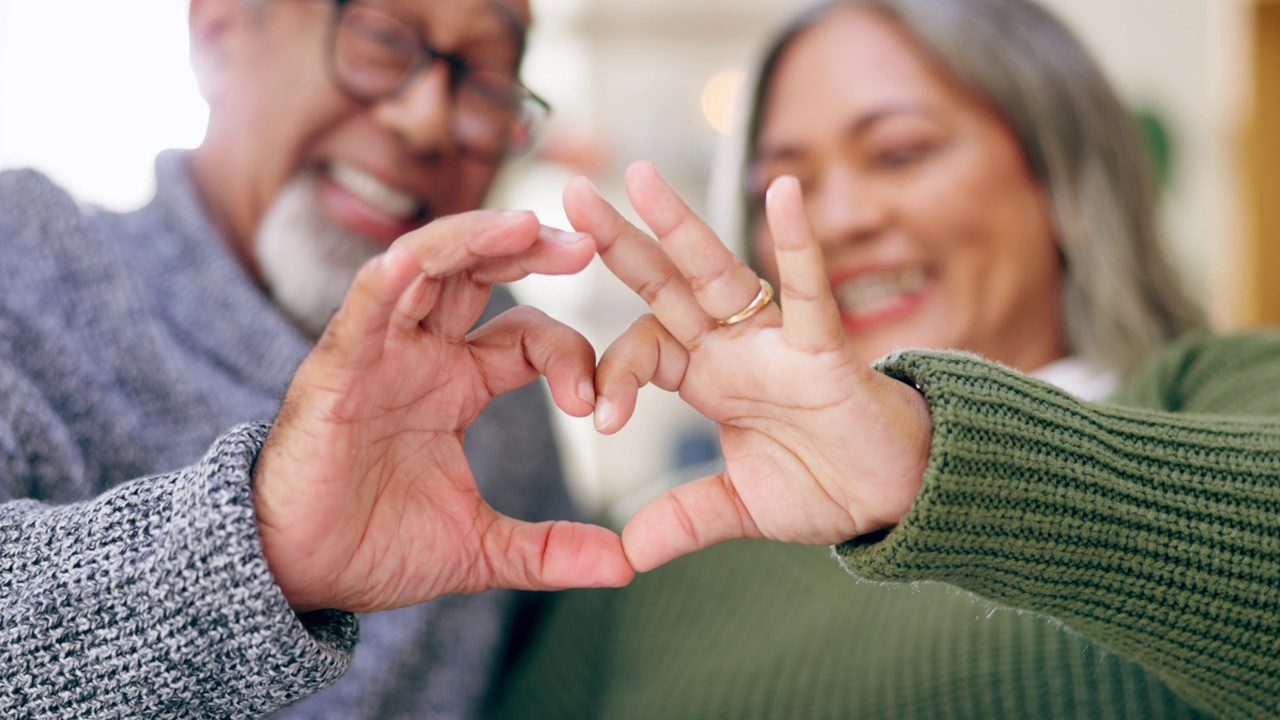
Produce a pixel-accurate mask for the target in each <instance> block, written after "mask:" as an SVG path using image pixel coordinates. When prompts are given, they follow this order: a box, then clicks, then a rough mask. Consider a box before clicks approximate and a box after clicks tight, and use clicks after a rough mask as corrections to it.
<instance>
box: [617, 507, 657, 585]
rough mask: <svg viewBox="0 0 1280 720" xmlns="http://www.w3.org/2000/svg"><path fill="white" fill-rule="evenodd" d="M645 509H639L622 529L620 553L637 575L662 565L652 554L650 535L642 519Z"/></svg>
mask: <svg viewBox="0 0 1280 720" xmlns="http://www.w3.org/2000/svg"><path fill="white" fill-rule="evenodd" d="M644 511H645V508H641V509H640V511H639V512H637V513H636V514H635V516H634V517H632V518H631V519H630V520H628V521H627V524H626V526H624V527H623V528H622V535H621V537H622V552H623V554H624V555H625V556H626V558H627V562H628V563H629V564H630V565H631V568H632V569H633V570H634V571H635V572H637V573H646V572H649V571H650V570H653V569H654V568H656V567H659V566H661V565H662V564H663V561H662V559H661V558H660V557H659V556H658V555H657V554H656V553H655V552H654V549H653V543H652V542H651V540H650V537H649V536H650V535H651V533H649V532H648V531H647V530H646V528H645V521H644V518H643V515H644Z"/></svg>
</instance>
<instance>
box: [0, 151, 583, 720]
mask: <svg viewBox="0 0 1280 720" xmlns="http://www.w3.org/2000/svg"><path fill="white" fill-rule="evenodd" d="M187 158H188V156H187V155H186V154H184V153H174V152H170V153H166V154H164V155H162V156H161V157H160V159H159V160H158V162H157V187H158V191H157V195H156V197H155V198H154V199H153V201H152V202H151V203H149V204H148V205H147V206H146V207H144V208H142V209H140V210H138V211H136V212H132V213H126V214H115V213H107V212H102V211H96V210H93V209H91V208H85V207H81V206H79V205H77V204H76V203H75V202H74V200H72V199H71V198H70V197H68V196H67V194H66V193H65V192H63V191H62V190H61V189H59V188H57V187H56V186H55V185H53V184H52V183H50V182H49V181H48V180H47V179H46V178H44V177H42V176H40V175H39V174H37V173H33V172H30V171H21V172H5V173H0V258H3V263H4V266H5V280H4V282H3V283H0V502H3V505H0V508H2V512H3V516H2V517H3V528H4V529H3V532H2V534H0V583H2V584H3V585H2V588H3V592H0V619H2V621H3V626H2V627H0V632H2V633H3V640H2V642H0V644H3V648H0V659H2V660H3V662H2V663H0V677H2V678H3V681H0V682H2V683H4V684H0V688H2V689H0V694H4V697H3V698H2V699H0V707H3V708H6V709H12V710H13V712H4V711H0V716H5V717H8V716H11V715H16V716H19V717H57V718H63V717H78V718H81V717H82V718H95V717H165V716H182V717H188V716H200V715H202V714H211V715H216V716H220V717H246V716H255V715H258V714H261V713H263V712H266V711H268V710H270V709H271V708H273V707H278V706H279V705H281V704H283V703H286V702H290V701H292V700H294V699H298V698H300V697H303V696H305V695H311V697H310V698H307V699H305V700H302V701H301V702H299V703H297V704H294V705H289V706H287V707H285V708H283V709H281V710H278V711H277V716H279V717H286V718H288V717H305V718H341V719H342V720H347V719H348V718H361V717H378V718H401V717H425V716H429V717H433V718H451V717H468V716H471V715H474V713H475V711H476V708H477V705H478V703H479V700H480V698H481V697H483V696H484V695H485V694H486V692H487V689H488V684H489V682H490V678H491V676H492V674H493V673H494V672H495V670H496V667H497V664H498V663H499V662H500V659H501V655H502V651H503V646H504V643H505V637H506V636H507V632H508V630H509V629H511V628H512V623H513V622H515V620H514V617H515V615H514V612H515V611H516V610H517V609H518V603H520V602H522V596H519V595H517V594H514V593H508V592H489V593H481V594H477V595H473V596H446V597H443V598H439V599H437V600H434V601H432V602H429V603H424V604H421V605H417V606H413V607H409V608H403V609H401V610H396V611H391V612H385V613H377V614H373V615H368V616H362V617H361V618H360V648H359V651H358V652H356V653H355V654H354V656H349V655H347V653H348V652H349V650H350V644H351V639H352V637H353V633H354V623H353V619H352V618H351V617H350V616H342V615H336V616H333V617H330V616H328V615H318V616H314V617H312V616H308V617H307V618H306V622H305V623H303V624H302V625H300V624H299V619H298V617H297V616H296V615H295V614H294V613H293V612H292V611H291V610H290V609H289V608H288V607H287V606H286V605H284V604H283V603H282V602H280V601H279V597H278V596H279V591H278V590H277V589H276V588H275V587H274V585H272V584H270V583H269V582H266V581H267V580H269V575H267V574H265V573H266V570H265V564H264V560H263V558H262V557H261V550H260V549H259V548H258V546H257V545H256V544H254V543H256V540H254V539H253V538H254V537H255V533H256V530H254V529H253V527H252V515H251V514H250V506H249V495H248V491H247V488H248V483H249V476H248V472H249V468H250V464H251V458H252V456H253V453H254V452H255V450H254V448H253V442H250V439H251V438H256V437H257V436H256V435H253V433H249V434H247V435H246V434H245V432H244V431H237V432H235V433H232V434H231V435H227V433H228V430H229V429H231V428H233V427H236V426H238V425H240V424H242V423H246V422H256V423H266V422H269V421H270V420H271V418H273V417H274V416H275V414H276V410H277V408H278V406H279V402H280V398H281V397H282V395H283V393H284V391H285V388H286V387H287V385H288V382H289V380H290V378H291V376H292V374H293V372H294V370H295V369H296V368H297V366H298V364H299V363H300V362H301V361H302V359H303V358H304V357H305V356H306V354H307V352H309V350H310V349H311V341H310V340H309V339H308V338H306V337H305V336H304V335H302V334H301V333H300V332H298V330H297V329H296V328H295V327H294V326H293V325H292V324H291V323H290V322H289V321H288V319H287V318H285V317H284V316H283V315H282V314H281V313H280V312H279V310H278V309H277V308H276V307H275V306H274V304H273V303H272V302H271V300H270V298H268V297H267V296H266V295H265V294H264V293H263V292H262V291H261V290H260V289H259V288H258V286H257V285H256V284H255V282H254V281H253V279H252V278H251V277H250V276H249V275H248V274H247V273H246V272H245V270H244V268H243V267H241V266H240V264H239V263H238V262H236V260H235V259H234V258H233V257H232V255H231V253H230V252H229V251H228V249H227V248H226V246H225V245H224V243H223V242H222V240H221V239H219V238H218V236H217V235H216V234H215V233H214V231H213V228H212V225H211V224H210V221H209V219H208V217H207V216H206V214H205V211H204V209H203V207H202V205H201V202H200V199H199V197H198V195H197V194H196V192H195V188H194V187H193V186H192V184H191V180H190V177H189V175H188V173H187ZM512 304H513V300H512V298H511V296H510V294H509V293H507V292H506V291H505V290H503V289H501V288H495V290H494V296H493V300H492V302H491V303H490V307H489V308H488V309H487V310H486V317H492V316H493V315H494V314H496V313H498V312H501V311H502V310H504V309H506V308H508V307H510V306H511V305H512ZM544 392H545V391H544V389H543V388H542V387H540V386H539V385H538V384H533V385H530V386H528V387H526V388H524V389H521V390H519V391H516V392H514V393H511V394H508V395H504V396H503V397H501V398H498V399H496V400H495V401H494V403H492V404H491V405H490V407H489V408H487V409H486V410H485V412H484V413H482V415H481V416H480V418H479V419H478V420H477V422H476V423H475V424H474V425H473V426H472V427H471V428H470V429H469V431H468V433H467V437H466V450H467V456H468V459H469V460H470V462H471V466H472V469H473V471H474V473H475V476H476V480H477V483H478V485H479V487H480V489H481V492H482V493H483V494H484V495H485V498H486V499H487V500H489V501H490V502H491V504H493V505H494V507H496V508H498V509H499V510H500V511H502V512H505V513H507V514H509V515H513V516H516V517H520V518H524V519H529V520H543V519H550V518H563V517H571V516H572V510H571V508H570V506H569V502H568V495H567V492H566V490H565V487H564V485H563V482H562V480H561V477H560V468H559V461H558V458H557V456H556V453H555V449H554V438H553V437H552V435H551V431H550V428H549V424H548V418H547V404H546V397H545V394H544ZM219 437H222V438H223V440H218V438H219ZM215 441H217V442H218V445H216V446H215V447H214V450H213V451H210V447H211V445H212V444H213V443H215ZM202 457H205V458H206V459H205V460H204V461H201V458H202ZM183 468H185V469H183ZM104 493H105V494H104ZM98 596H100V597H98ZM255 598H256V599H255ZM313 621H315V622H314V626H312V625H313ZM300 627H309V628H310V630H311V631H312V632H311V633H306V632H301V631H299V628H300ZM161 643H169V645H162V644H161ZM149 646H154V652H146V651H144V650H145V648H147V647H149ZM347 662H349V663H350V667H349V669H348V670H347V672H346V674H345V675H343V676H342V677H341V678H340V679H338V680H337V682H334V683H333V684H332V685H331V686H330V687H328V688H327V689H325V687H324V686H325V684H326V683H329V682H332V681H333V680H334V678H335V677H336V676H337V674H338V673H339V672H340V671H341V668H342V667H343V666H344V664H345V663H347ZM219 666H221V667H223V668H224V669H223V670H222V671H217V668H218V667H219ZM237 675H238V676H240V677H236V676H237ZM291 675H292V676H291Z"/></svg>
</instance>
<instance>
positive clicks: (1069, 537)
mask: <svg viewBox="0 0 1280 720" xmlns="http://www.w3.org/2000/svg"><path fill="white" fill-rule="evenodd" d="M881 369H882V370H883V371H884V372H886V373H888V374H889V375H891V376H894V377H898V378H902V379H903V380H906V381H909V382H913V383H915V384H916V385H917V386H918V387H919V388H920V389H921V390H922V392H923V393H924V396H925V398H926V400H927V401H928V403H929V406H930V408H931V411H932V414H933V422H934V443H933V448H932V456H931V458H930V465H929V469H928V471H927V473H926V475H925V483H924V488H923V490H922V492H921V493H920V496H919V498H918V499H917V501H916V503H915V505H914V506H913V508H912V510H911V511H910V513H909V514H908V516H907V517H906V518H904V520H903V522H902V523H901V524H900V525H899V526H898V527H896V528H895V529H894V530H893V531H892V532H889V533H886V534H883V535H881V536H878V537H874V538H872V537H868V538H860V539H858V540H857V541H854V542H850V543H847V544H845V545H843V546H840V547H838V548H837V549H836V552H837V555H838V556H839V558H840V559H841V561H842V562H843V563H844V564H845V565H846V566H847V567H848V569H849V570H851V571H852V573H854V575H855V577H853V578H851V577H850V576H849V575H848V574H845V573H843V572H841V571H840V570H839V568H838V566H837V565H836V563H835V562H833V561H832V560H831V551H830V550H829V549H827V548H805V547H798V546H789V545H782V544H776V543H766V542H737V543H729V544H727V545H723V546H720V547H717V548H712V549H710V550H707V551H704V552H702V553H699V554H697V555H693V556H689V557H686V558H682V559H680V560H678V561H676V562H673V563H671V564H669V565H667V566H665V567H663V568H659V569H658V570H655V571H653V572H650V573H647V574H646V575H644V576H641V577H639V578H637V580H636V581H635V582H634V583H633V584H632V585H631V586H630V587H628V588H624V589H621V590H588V591H573V592H567V593H562V594H560V595H559V596H557V597H555V598H554V600H553V603H552V607H551V608H550V611H549V616H548V618H547V621H546V622H544V623H543V624H541V626H540V627H539V630H538V632H537V633H536V634H535V635H533V636H532V637H531V638H530V639H529V642H528V644H527V645H526V646H525V647H524V648H523V652H521V653H519V654H518V656H517V657H516V658H515V659H514V660H513V662H512V665H511V667H510V668H509V671H508V673H507V682H506V684H505V685H504V686H503V689H502V691H501V693H500V694H499V695H497V696H495V698H494V700H493V703H492V706H491V707H490V710H489V712H490V715H491V716H493V717H555V718H574V717H591V718H674V717H687V718H845V717H854V718H912V717H918V718H1023V717H1035V718H1120V717H1129V718H1163V717H1199V716H1201V714H1202V713H1214V714H1217V715H1220V716H1222V717H1276V716H1278V715H1280V336H1275V335H1248V336H1244V335H1241V336H1233V337H1229V338H1220V337H1209V336H1197V337H1193V338H1190V339H1188V340H1187V341H1185V342H1183V343H1181V344H1179V345H1178V346H1177V347H1175V348H1173V349H1172V350H1171V351H1170V352H1169V353H1167V354H1166V355H1165V356H1163V357H1162V358H1161V359H1160V360H1158V361H1157V362H1156V363H1154V364H1153V365H1152V366H1151V367H1149V368H1148V369H1147V370H1146V371H1144V372H1143V373H1142V374H1140V375H1139V376H1138V377H1136V378H1135V379H1134V380H1133V382H1131V383H1130V384H1129V385H1128V386H1127V387H1126V389H1125V390H1124V391H1123V392H1122V393H1121V394H1120V396H1119V397H1118V398H1117V400H1116V403H1115V404H1112V405H1096V404H1089V403H1082V402H1080V401H1077V400H1075V399H1073V398H1071V397H1070V396H1068V395H1067V394H1065V393H1063V392H1061V391H1059V390H1057V389H1055V388H1053V387H1051V386H1048V385H1046V384H1044V383H1041V382H1038V381H1035V380H1032V379H1029V378H1026V377H1025V376H1022V375H1019V374H1017V373H1014V372H1011V371H1009V370H1006V369H1004V368H1001V367H999V366H996V365H993V364H991V363H987V362H983V361H981V360H979V359H977V358H974V357H972V356H968V355H962V354H956V353H942V352H926V351H912V352H904V353H901V354H898V355H895V356H892V357H890V358H887V359H886V360H885V361H884V362H883V363H882V364H881ZM862 578H866V579H862ZM870 580H880V581H890V582H888V583H874V582H871V581H870ZM926 581H940V582H926ZM942 583H946V584H942ZM958 588H963V589H958ZM1013 608H1020V609H1013ZM1050 618H1052V619H1050ZM1197 708H1198V709H1197Z"/></svg>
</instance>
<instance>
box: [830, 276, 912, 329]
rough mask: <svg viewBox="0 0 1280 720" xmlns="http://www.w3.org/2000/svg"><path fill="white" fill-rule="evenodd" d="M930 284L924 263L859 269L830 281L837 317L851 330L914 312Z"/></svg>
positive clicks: (890, 320)
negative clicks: (900, 266) (912, 265)
mask: <svg viewBox="0 0 1280 720" xmlns="http://www.w3.org/2000/svg"><path fill="white" fill-rule="evenodd" d="M931 286H932V282H931V276H930V274H929V272H928V271H927V270H926V269H925V268H923V267H918V266H917V267H910V268H903V269H898V270H889V271H880V272H867V273H860V274H858V275H856V276H853V277H849V278H846V279H845V280H843V281H840V282H838V283H835V282H833V283H832V292H833V293H834V294H835V298H836V304H837V305H839V307H840V317H841V320H842V321H843V323H844V326H845V328H846V329H847V330H849V331H851V332H856V331H861V330H868V329H870V328H873V327H875V326H877V325H883V324H887V323H892V322H896V321H898V320H901V319H902V318H904V317H906V316H908V315H910V314H912V313H914V312H915V311H916V309H918V308H919V307H920V305H921V304H922V303H923V302H924V300H925V298H926V297H927V295H928V290H929V288H930V287H931Z"/></svg>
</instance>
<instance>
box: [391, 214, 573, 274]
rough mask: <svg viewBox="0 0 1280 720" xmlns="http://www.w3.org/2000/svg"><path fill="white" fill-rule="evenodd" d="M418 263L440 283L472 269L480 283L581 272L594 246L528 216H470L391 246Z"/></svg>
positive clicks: (441, 222)
mask: <svg viewBox="0 0 1280 720" xmlns="http://www.w3.org/2000/svg"><path fill="white" fill-rule="evenodd" d="M392 247H393V248H402V249H404V250H407V251H408V252H410V253H412V254H413V255H414V256H416V257H417V258H418V264H419V267H421V268H422V272H423V274H425V275H426V276H427V277H430V278H441V277H445V276H448V275H453V274H454V273H457V272H460V271H462V270H467V269H473V270H474V272H473V275H475V276H477V277H478V279H480V280H481V281H482V282H497V281H501V282H508V281H510V280H515V279H518V278H520V277H523V276H525V275H528V274H529V273H533V272H538V273H546V274H561V273H569V272H576V271H578V270H581V269H582V268H584V267H586V265H587V263H589V262H590V261H591V258H592V257H593V256H594V253H595V244H594V243H593V242H592V241H591V238H590V237H588V236H586V235H584V234H582V233H566V232H563V231H561V230H556V229H554V228H548V227H544V226H542V225H541V224H539V223H538V218H537V217H536V216H535V215H534V214H533V213H532V212H530V211H528V210H473V211H470V212H465V213H459V214H457V215H447V216H445V217H442V218H439V219H437V220H434V221H432V222H430V223H428V224H426V225H424V226H422V227H420V228H418V229H417V230H414V231H413V232H410V233H406V234H405V235H403V236H401V237H400V238H399V239H397V240H396V241H395V243H393V244H392Z"/></svg>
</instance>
